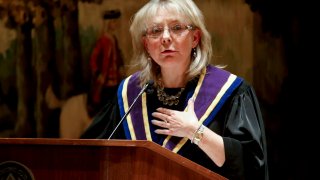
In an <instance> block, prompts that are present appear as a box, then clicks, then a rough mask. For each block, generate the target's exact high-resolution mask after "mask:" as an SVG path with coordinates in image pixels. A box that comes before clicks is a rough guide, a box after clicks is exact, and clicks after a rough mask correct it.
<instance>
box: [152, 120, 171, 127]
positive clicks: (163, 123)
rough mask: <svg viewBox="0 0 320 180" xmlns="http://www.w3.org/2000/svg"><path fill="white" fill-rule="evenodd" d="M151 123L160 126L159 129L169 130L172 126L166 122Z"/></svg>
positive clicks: (155, 121)
mask: <svg viewBox="0 0 320 180" xmlns="http://www.w3.org/2000/svg"><path fill="white" fill-rule="evenodd" d="M151 123H152V124H154V125H156V126H159V127H163V128H169V127H170V124H169V123H167V122H166V121H158V120H151Z"/></svg>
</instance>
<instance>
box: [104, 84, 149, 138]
mask: <svg viewBox="0 0 320 180" xmlns="http://www.w3.org/2000/svg"><path fill="white" fill-rule="evenodd" d="M153 83H154V82H153V80H149V81H148V82H147V83H146V84H145V85H144V86H143V88H142V89H141V91H140V92H139V94H138V96H137V97H136V98H135V99H134V100H133V103H132V104H131V105H130V107H129V109H128V111H127V112H126V113H125V114H124V116H123V117H122V118H121V120H120V121H119V123H118V124H117V126H116V127H115V128H114V130H113V131H112V133H111V134H110V136H109V137H108V140H110V139H111V137H112V135H113V134H114V133H115V132H116V130H117V129H118V127H119V126H120V124H121V123H122V121H123V120H124V119H125V118H126V117H127V116H128V115H129V113H130V111H131V109H132V107H133V106H134V105H135V103H136V101H137V100H138V98H139V97H140V96H141V95H142V93H144V92H145V91H146V92H147V93H148V94H150V93H153V88H151V87H152V86H153Z"/></svg>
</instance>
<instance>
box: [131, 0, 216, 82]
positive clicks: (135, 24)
mask: <svg viewBox="0 0 320 180" xmlns="http://www.w3.org/2000/svg"><path fill="white" fill-rule="evenodd" d="M160 8H164V9H166V10H171V11H176V12H177V13H179V14H181V15H183V16H184V17H186V20H187V21H189V22H190V23H191V24H192V25H193V26H195V28H197V29H199V30H200V33H201V35H200V36H201V38H200V41H199V44H198V46H197V47H196V53H197V56H196V58H194V59H193V60H192V62H191V64H190V67H189V70H188V71H187V72H186V73H187V74H186V77H187V80H191V79H193V78H195V77H196V76H198V75H199V74H200V73H201V72H202V70H203V69H204V68H206V66H207V65H208V64H209V61H210V59H211V57H212V46H211V36H210V34H209V32H208V30H207V29H206V27H205V21H204V17H203V14H202V12H201V11H200V9H199V8H198V7H197V5H196V4H195V3H194V2H193V1H192V0H150V1H149V2H148V3H147V4H145V5H144V6H143V7H142V8H141V9H140V10H139V11H138V12H137V13H136V14H135V15H134V16H133V18H132V21H131V26H130V33H131V37H132V45H133V58H132V62H137V64H138V65H139V66H140V68H141V73H140V82H141V85H143V84H145V83H146V82H148V80H150V79H153V80H155V83H157V81H156V80H157V76H158V73H159V71H158V69H159V66H158V65H157V64H156V63H155V62H154V61H150V60H148V57H149V56H148V53H147V52H146V50H145V47H144V44H143V41H142V39H143V36H144V34H145V30H146V28H147V24H146V23H147V22H148V21H149V20H150V19H152V18H153V17H155V16H156V13H157V10H158V9H160ZM191 53H192V52H190V54H191ZM191 57H192V55H191Z"/></svg>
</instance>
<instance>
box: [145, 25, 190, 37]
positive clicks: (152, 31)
mask: <svg viewBox="0 0 320 180" xmlns="http://www.w3.org/2000/svg"><path fill="white" fill-rule="evenodd" d="M164 30H168V31H169V33H170V34H171V35H172V36H174V37H179V36H181V35H182V34H183V32H185V31H186V30H194V26H193V25H184V24H173V25H169V27H166V28H165V27H163V26H160V25H156V26H152V27H149V28H147V30H146V36H147V37H149V38H154V39H157V38H159V37H160V36H162V35H163V32H164Z"/></svg>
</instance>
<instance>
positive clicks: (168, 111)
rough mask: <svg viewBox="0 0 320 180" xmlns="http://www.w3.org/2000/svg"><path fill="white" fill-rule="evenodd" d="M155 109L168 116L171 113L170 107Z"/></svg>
mask: <svg viewBox="0 0 320 180" xmlns="http://www.w3.org/2000/svg"><path fill="white" fill-rule="evenodd" d="M157 111H158V112H161V113H163V114H166V115H168V116H170V115H171V114H172V112H171V110H170V109H167V108H157Z"/></svg>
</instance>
